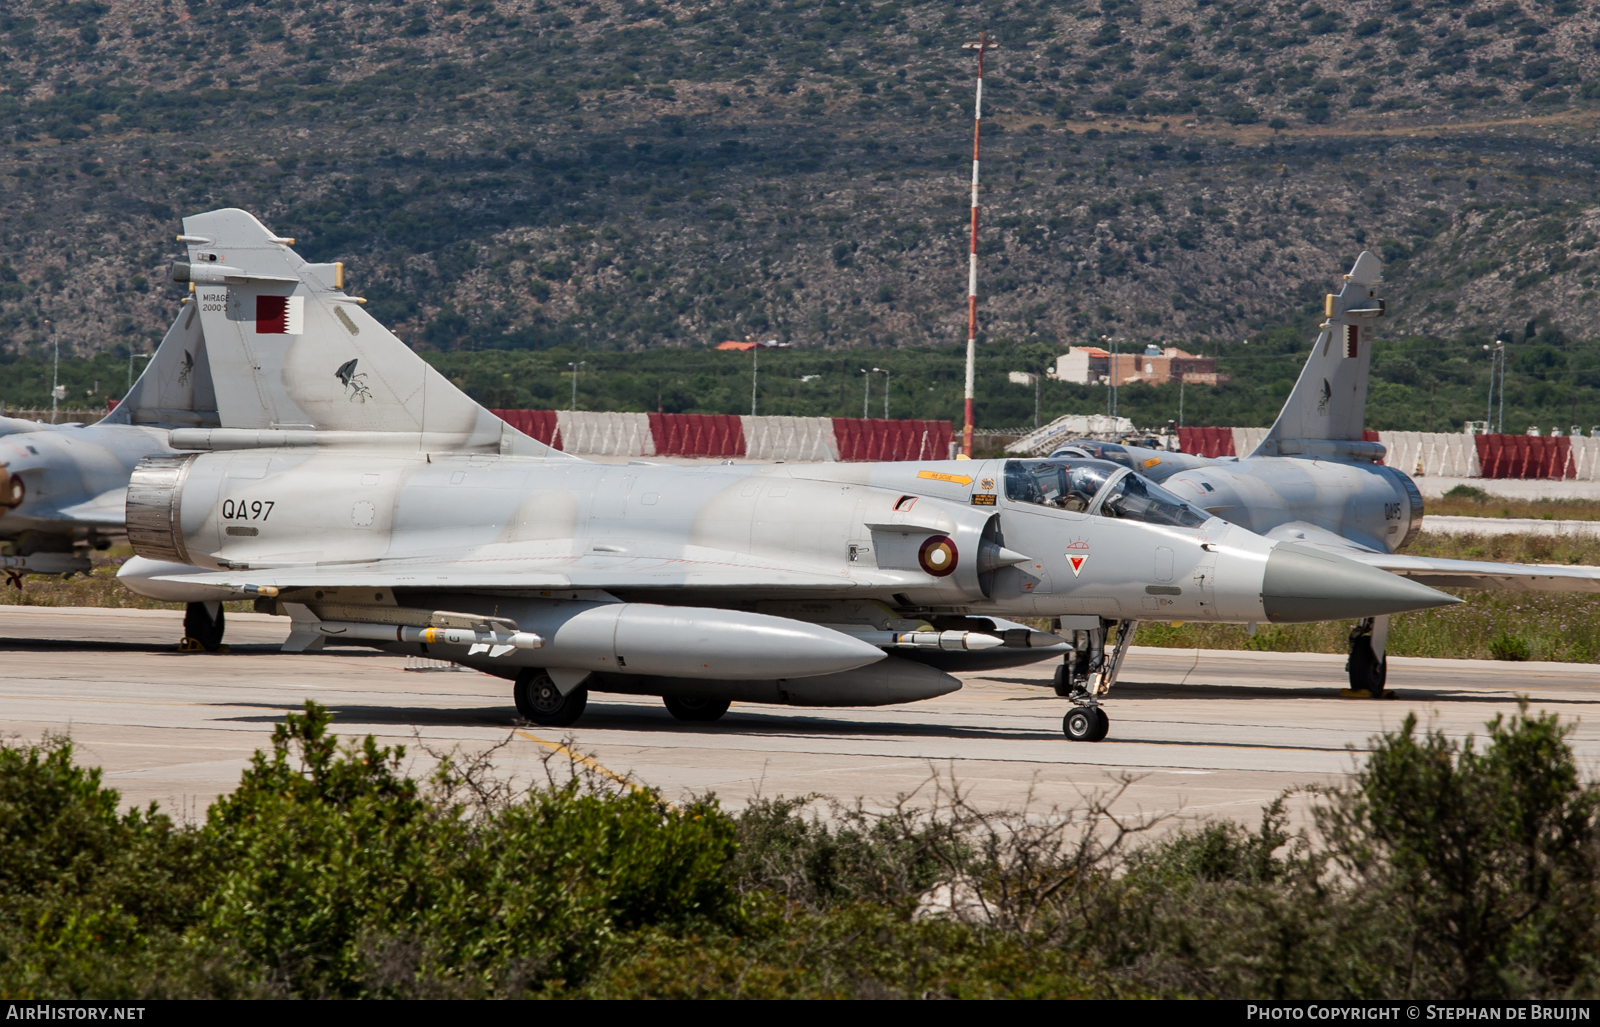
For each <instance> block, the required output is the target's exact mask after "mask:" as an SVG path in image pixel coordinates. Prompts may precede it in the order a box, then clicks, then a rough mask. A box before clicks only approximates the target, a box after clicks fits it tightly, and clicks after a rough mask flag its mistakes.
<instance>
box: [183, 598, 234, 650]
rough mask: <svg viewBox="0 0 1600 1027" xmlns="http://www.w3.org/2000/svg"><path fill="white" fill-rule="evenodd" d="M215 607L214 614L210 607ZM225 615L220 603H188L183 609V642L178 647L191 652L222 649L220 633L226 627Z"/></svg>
mask: <svg viewBox="0 0 1600 1027" xmlns="http://www.w3.org/2000/svg"><path fill="white" fill-rule="evenodd" d="M212 607H215V608H216V612H215V614H213V613H212V610H211V608H212ZM227 626H228V625H227V616H226V614H225V613H224V611H223V609H222V604H221V603H190V604H188V605H187V606H186V607H185V608H184V611H183V634H184V639H183V641H184V642H185V643H188V642H192V643H194V644H193V645H183V644H182V643H180V645H179V648H183V649H187V650H188V651H190V652H193V651H194V650H195V649H204V650H205V651H206V652H208V653H214V652H218V651H220V650H221V649H222V634H223V632H224V631H225V630H226V629H227Z"/></svg>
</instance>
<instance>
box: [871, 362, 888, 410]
mask: <svg viewBox="0 0 1600 1027" xmlns="http://www.w3.org/2000/svg"><path fill="white" fill-rule="evenodd" d="M872 371H873V373H874V374H881V375H883V419H884V420H885V421H887V420H888V419H889V371H888V369H887V368H883V367H874V368H873V369H872Z"/></svg>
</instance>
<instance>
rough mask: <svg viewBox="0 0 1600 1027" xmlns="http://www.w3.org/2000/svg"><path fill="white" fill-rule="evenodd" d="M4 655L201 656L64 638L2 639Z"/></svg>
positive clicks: (161, 646)
mask: <svg viewBox="0 0 1600 1027" xmlns="http://www.w3.org/2000/svg"><path fill="white" fill-rule="evenodd" d="M280 648H282V646H281V645H280V644H278V643H275V642H267V643H261V644H254V643H245V644H243V645H231V644H230V645H229V646H228V652H227V653H226V654H219V653H211V654H208V655H212V656H217V655H239V656H262V655H267V654H270V653H275V652H277V651H278V650H279V649H280ZM3 652H62V653H157V654H163V653H164V654H166V655H169V656H178V655H183V656H191V655H200V654H198V653H181V654H180V653H179V652H178V644H177V643H176V642H102V641H90V640H83V639H61V638H0V653H3Z"/></svg>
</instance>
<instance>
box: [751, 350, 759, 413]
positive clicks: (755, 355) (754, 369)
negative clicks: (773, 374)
mask: <svg viewBox="0 0 1600 1027" xmlns="http://www.w3.org/2000/svg"><path fill="white" fill-rule="evenodd" d="M760 370H761V343H759V342H758V343H756V344H755V345H754V346H751V347H750V416H751V417H754V416H756V375H757V374H758V373H760Z"/></svg>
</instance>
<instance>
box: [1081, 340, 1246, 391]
mask: <svg viewBox="0 0 1600 1027" xmlns="http://www.w3.org/2000/svg"><path fill="white" fill-rule="evenodd" d="M1054 376H1055V377H1056V378H1058V379H1060V380H1061V381H1064V382H1076V383H1077V384H1079V385H1106V384H1110V383H1112V382H1115V383H1116V384H1118V385H1127V384H1128V383H1130V382H1144V383H1146V384H1149V385H1163V384H1165V383H1167V382H1175V381H1178V380H1180V379H1181V380H1183V381H1186V382H1189V383H1191V384H1196V385H1217V384H1220V383H1222V382H1226V381H1227V380H1228V376H1227V375H1225V374H1218V373H1217V361H1216V358H1214V357H1202V356H1196V355H1195V354H1193V353H1185V352H1184V351H1183V350H1181V349H1178V348H1177V347H1176V346H1168V347H1167V348H1166V349H1162V348H1161V347H1159V346H1155V345H1150V346H1146V347H1145V349H1144V352H1143V353H1118V354H1116V355H1115V356H1113V355H1112V354H1111V352H1110V351H1109V350H1104V349H1101V348H1100V347H1099V346H1072V347H1070V348H1069V349H1068V350H1067V351H1066V352H1065V353H1063V354H1061V355H1060V356H1059V357H1057V358H1056V367H1055V375H1054Z"/></svg>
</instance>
